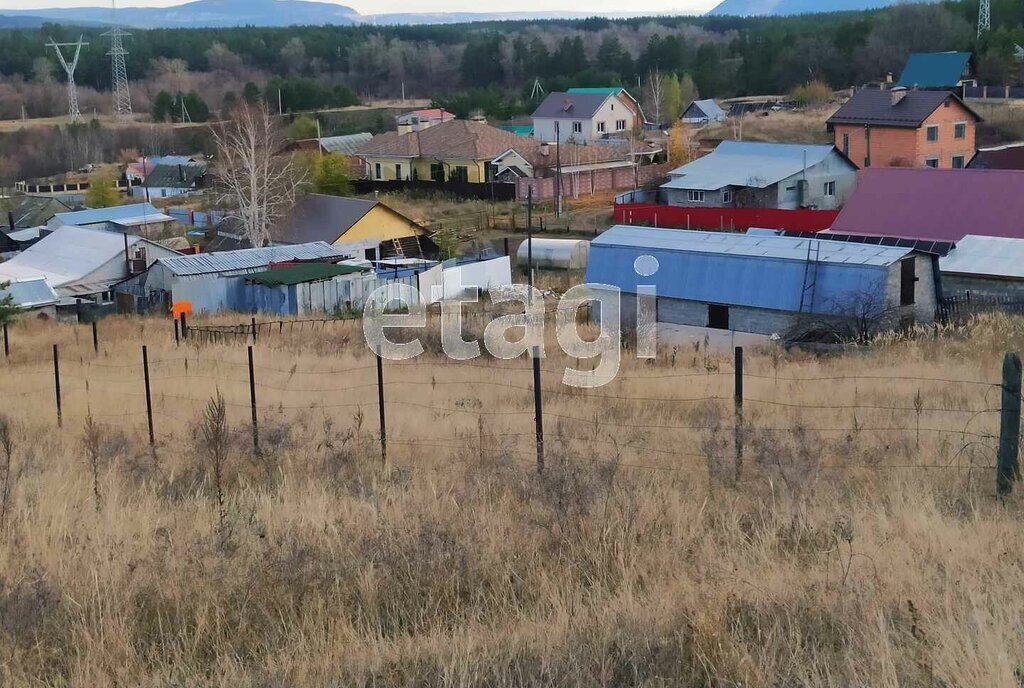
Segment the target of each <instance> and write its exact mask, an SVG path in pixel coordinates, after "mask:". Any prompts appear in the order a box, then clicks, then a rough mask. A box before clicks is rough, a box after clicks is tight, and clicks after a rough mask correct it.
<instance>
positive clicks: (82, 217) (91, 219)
mask: <svg viewBox="0 0 1024 688" xmlns="http://www.w3.org/2000/svg"><path fill="white" fill-rule="evenodd" d="M156 215H160V216H163V217H165V218H166V220H161V221H169V220H170V219H171V218H169V217H167V216H166V215H164V213H163V212H162V211H160V210H158V209H157V208H156V207H155V206H154V205H152V204H150V203H134V204H132V205H118V206H114V207H112V208H95V209H93V210H80V211H78V212H73V213H57V214H56V216H55V218H56V220H57V221H58V222H59V224H61V225H73V226H78V227H83V226H86V225H98V224H103V223H105V222H113V223H121V222H125V221H128V220H134V219H137V218H140V217H144V216H150V217H152V216H156ZM150 221H151V222H157V221H158V220H150Z"/></svg>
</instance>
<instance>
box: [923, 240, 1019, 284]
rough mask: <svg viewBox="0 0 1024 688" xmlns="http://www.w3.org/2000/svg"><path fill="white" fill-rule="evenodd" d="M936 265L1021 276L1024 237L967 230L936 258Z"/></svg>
mask: <svg viewBox="0 0 1024 688" xmlns="http://www.w3.org/2000/svg"><path fill="white" fill-rule="evenodd" d="M939 269H940V270H941V271H942V272H944V273H953V274H958V275H985V276H989V277H1003V278H1014V279H1024V239H1007V238H1005V237H988V236H976V235H973V234H970V235H968V236H965V237H964V238H963V239H962V240H961V241H959V242H957V245H956V248H955V249H953V250H952V251H950V252H949V255H947V256H945V257H944V258H940V259H939Z"/></svg>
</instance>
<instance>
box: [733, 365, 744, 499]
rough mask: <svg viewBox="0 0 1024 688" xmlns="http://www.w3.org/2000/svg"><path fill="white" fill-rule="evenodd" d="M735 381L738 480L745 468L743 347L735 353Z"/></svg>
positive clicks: (734, 400)
mask: <svg viewBox="0 0 1024 688" xmlns="http://www.w3.org/2000/svg"><path fill="white" fill-rule="evenodd" d="M734 370H735V374H734V376H735V380H734V383H733V386H734V390H733V405H734V408H735V410H736V416H735V419H734V424H735V428H734V433H735V434H734V435H733V441H734V442H735V446H736V480H737V481H739V479H740V470H741V469H742V467H743V347H742V346H737V347H736V351H735V364H734Z"/></svg>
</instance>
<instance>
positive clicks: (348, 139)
mask: <svg viewBox="0 0 1024 688" xmlns="http://www.w3.org/2000/svg"><path fill="white" fill-rule="evenodd" d="M371 139H373V134H371V133H369V132H363V133H361V134H349V135H348V136H325V137H324V138H322V139H320V145H321V146H322V147H323V149H324V150H325V151H327V152H328V153H340V154H342V155H354V154H355V152H356V151H357V150H359V148H361V147H362V146H365V145H366V144H368V143H369V142H370V140H371Z"/></svg>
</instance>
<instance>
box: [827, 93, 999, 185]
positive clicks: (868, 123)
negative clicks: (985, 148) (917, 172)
mask: <svg viewBox="0 0 1024 688" xmlns="http://www.w3.org/2000/svg"><path fill="white" fill-rule="evenodd" d="M980 121H981V117H980V116H979V115H978V114H977V113H976V112H974V111H973V110H972V109H971V108H969V107H968V106H967V105H966V104H965V103H964V102H963V101H962V100H960V98H958V97H957V96H956V95H955V94H953V93H949V92H948V91H918V90H909V89H906V88H903V87H899V86H897V87H895V88H893V89H891V90H876V89H864V90H862V91H857V92H856V93H855V94H854V95H853V97H852V98H850V100H849V101H847V102H846V104H845V105H843V106H842V107H841V108H839V110H838V111H837V112H836V113H835V114H834V115H832V117H830V118H829V119H828V122H827V125H828V129H829V131H831V132H833V133H834V134H835V145H836V147H837V148H839V150H841V151H842V152H843V153H844V154H846V156H847V157H848V158H850V160H852V161H853V162H854V164H856V165H857V166H859V167H925V166H928V167H941V168H947V169H949V168H953V169H960V168H964V167H966V166H967V163H968V162H970V160H971V158H972V157H973V155H974V146H975V127H976V125H977V123H978V122H980Z"/></svg>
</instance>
